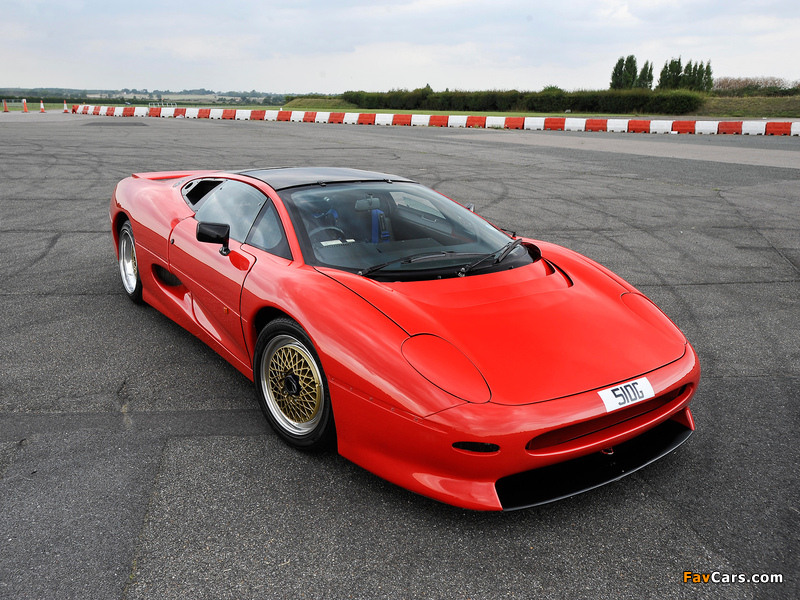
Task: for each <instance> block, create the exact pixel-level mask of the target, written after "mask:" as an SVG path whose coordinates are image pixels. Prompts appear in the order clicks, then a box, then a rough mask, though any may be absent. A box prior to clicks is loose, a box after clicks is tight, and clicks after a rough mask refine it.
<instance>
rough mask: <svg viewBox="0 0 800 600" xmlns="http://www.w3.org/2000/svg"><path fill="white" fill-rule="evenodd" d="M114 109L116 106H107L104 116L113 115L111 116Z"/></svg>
mask: <svg viewBox="0 0 800 600" xmlns="http://www.w3.org/2000/svg"><path fill="white" fill-rule="evenodd" d="M115 110H116V108H114V107H113V106H109V107H108V108H107V109H106V116H107V117H113V116H114V111H115Z"/></svg>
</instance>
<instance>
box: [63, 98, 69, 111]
mask: <svg viewBox="0 0 800 600" xmlns="http://www.w3.org/2000/svg"><path fill="white" fill-rule="evenodd" d="M64 112H65V113H69V110H68V109H67V101H66V100H64Z"/></svg>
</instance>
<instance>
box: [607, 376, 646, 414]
mask: <svg viewBox="0 0 800 600" xmlns="http://www.w3.org/2000/svg"><path fill="white" fill-rule="evenodd" d="M597 393H598V394H600V398H601V399H602V400H603V404H605V405H606V412H611V411H612V410H619V409H620V408H625V407H626V406H630V405H631V404H636V403H637V402H641V401H642V400H647V399H648V398H652V397H653V396H655V392H653V386H652V385H650V382H649V381H648V380H647V377H642V378H641V379H637V380H636V381H629V382H627V383H621V384H620V385H618V386H615V387H613V388H608V389H605V390H600V391H599V392H597Z"/></svg>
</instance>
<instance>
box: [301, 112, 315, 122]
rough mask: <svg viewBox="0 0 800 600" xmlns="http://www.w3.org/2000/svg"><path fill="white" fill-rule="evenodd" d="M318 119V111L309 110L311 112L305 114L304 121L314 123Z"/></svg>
mask: <svg viewBox="0 0 800 600" xmlns="http://www.w3.org/2000/svg"><path fill="white" fill-rule="evenodd" d="M316 120H317V113H316V111H315V112H310V111H309V112H306V114H304V115H303V123H313V122H314V121H316Z"/></svg>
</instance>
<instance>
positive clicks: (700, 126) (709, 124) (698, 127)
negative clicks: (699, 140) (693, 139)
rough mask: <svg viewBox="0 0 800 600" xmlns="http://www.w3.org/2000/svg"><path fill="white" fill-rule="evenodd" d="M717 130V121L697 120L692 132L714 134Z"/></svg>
mask: <svg viewBox="0 0 800 600" xmlns="http://www.w3.org/2000/svg"><path fill="white" fill-rule="evenodd" d="M718 130H719V121H697V122H696V123H695V124H694V132H695V133H697V134H700V135H716V134H717V131H718Z"/></svg>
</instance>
